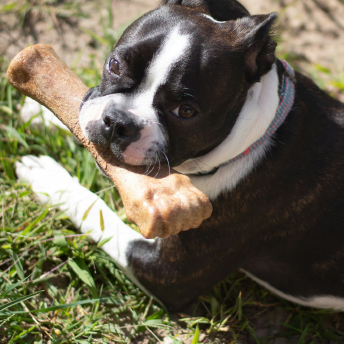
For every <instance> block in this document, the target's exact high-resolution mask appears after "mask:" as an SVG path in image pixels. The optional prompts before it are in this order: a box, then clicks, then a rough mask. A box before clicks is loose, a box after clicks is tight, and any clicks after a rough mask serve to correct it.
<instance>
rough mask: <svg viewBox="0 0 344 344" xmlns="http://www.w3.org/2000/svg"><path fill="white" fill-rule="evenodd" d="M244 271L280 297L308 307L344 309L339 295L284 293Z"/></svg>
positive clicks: (343, 302)
mask: <svg viewBox="0 0 344 344" xmlns="http://www.w3.org/2000/svg"><path fill="white" fill-rule="evenodd" d="M240 270H241V271H242V272H244V273H245V274H246V275H247V276H248V277H250V278H251V279H253V280H254V281H255V282H257V283H258V284H260V285H261V286H263V287H264V288H266V289H268V290H270V291H271V292H272V293H274V294H276V295H278V296H279V297H281V298H283V299H285V300H288V301H290V302H294V303H297V304H299V305H302V306H306V307H315V308H332V309H333V310H336V311H343V310H344V299H343V298H340V297H337V296H331V295H324V296H314V297H310V298H304V297H296V296H292V295H288V294H285V293H283V292H282V291H280V290H278V289H276V288H275V287H273V286H272V285H270V284H269V283H267V282H264V281H262V280H261V279H259V278H258V277H256V276H254V275H252V274H251V273H249V272H248V271H245V270H243V269H240Z"/></svg>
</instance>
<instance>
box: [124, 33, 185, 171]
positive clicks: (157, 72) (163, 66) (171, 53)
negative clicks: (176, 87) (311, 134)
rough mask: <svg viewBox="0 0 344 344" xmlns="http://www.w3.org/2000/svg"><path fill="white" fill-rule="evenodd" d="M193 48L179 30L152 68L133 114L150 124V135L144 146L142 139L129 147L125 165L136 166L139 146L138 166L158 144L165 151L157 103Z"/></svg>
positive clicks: (151, 65) (155, 59) (152, 64)
mask: <svg viewBox="0 0 344 344" xmlns="http://www.w3.org/2000/svg"><path fill="white" fill-rule="evenodd" d="M189 44H190V43H189V36H188V35H183V34H181V33H180V32H179V28H178V27H176V28H175V29H174V30H173V31H172V32H171V34H170V35H169V36H168V37H167V38H166V40H165V42H164V44H163V47H162V49H161V50H160V51H159V53H158V54H157V55H156V56H155V57H154V59H153V60H152V62H151V64H150V66H149V67H148V72H147V75H146V77H145V80H144V81H143V84H142V86H141V87H140V89H139V91H138V93H136V94H135V95H134V96H133V99H132V100H133V108H132V109H130V110H129V111H130V112H132V113H133V114H135V115H136V116H138V117H140V118H142V119H146V120H148V124H147V126H149V127H150V130H149V131H150V135H149V136H147V135H145V140H144V142H143V141H142V140H141V139H140V140H139V141H137V142H134V143H132V144H131V145H129V147H128V148H127V149H126V151H125V152H124V155H125V156H127V158H125V162H127V163H132V162H131V161H132V158H131V154H132V152H133V151H136V152H137V147H139V146H140V150H141V152H142V153H141V155H139V156H137V155H136V156H135V157H134V159H135V161H138V160H139V159H140V161H138V162H137V164H140V163H141V162H142V161H143V160H144V158H145V152H146V151H147V150H148V149H149V148H150V147H151V146H152V144H153V143H154V142H157V143H158V144H159V145H160V146H161V147H163V146H164V145H165V143H166V142H165V138H164V135H163V133H162V131H161V128H160V126H159V118H158V116H157V114H156V110H155V109H154V107H153V100H154V96H155V94H156V92H157V90H158V88H159V86H161V85H163V84H164V83H165V82H166V81H167V79H168V76H169V75H170V72H171V69H172V67H173V65H174V64H175V63H176V62H177V61H178V60H180V58H181V57H182V56H183V54H184V52H185V50H186V49H187V47H188V46H189ZM143 130H145V129H143ZM146 132H147V131H146ZM131 146H133V147H131Z"/></svg>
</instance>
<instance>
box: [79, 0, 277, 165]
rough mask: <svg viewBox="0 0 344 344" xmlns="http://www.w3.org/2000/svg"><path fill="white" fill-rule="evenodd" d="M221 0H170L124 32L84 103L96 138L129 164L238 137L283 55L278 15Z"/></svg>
mask: <svg viewBox="0 0 344 344" xmlns="http://www.w3.org/2000/svg"><path fill="white" fill-rule="evenodd" d="M213 3H215V1H210V0H188V1H182V0H173V1H169V2H168V4H167V5H165V6H162V7H160V8H158V9H156V10H154V11H152V12H149V13H148V14H146V15H144V16H143V17H141V18H140V19H138V20H137V21H135V22H134V23H133V24H132V25H131V26H130V27H129V28H128V29H127V30H126V31H125V32H124V34H123V35H122V37H121V38H120V40H119V41H118V43H117V44H116V46H115V48H114V49H113V51H112V52H111V54H110V56H109V57H108V59H107V60H106V62H105V65H104V70H103V76H102V81H101V84H100V85H99V86H98V87H95V88H92V89H91V90H90V91H89V92H87V94H86V95H85V97H84V99H83V100H84V101H83V103H82V106H81V108H80V123H81V127H82V129H83V131H84V133H85V135H86V137H87V138H88V139H89V140H91V141H92V142H95V143H97V144H100V145H103V146H107V147H110V149H111V150H112V152H113V153H114V154H115V155H116V156H117V157H118V158H119V159H121V160H123V161H124V162H125V163H127V164H132V165H148V164H153V163H155V162H157V160H158V159H159V160H160V161H161V160H163V161H164V160H165V161H166V159H168V160H169V161H170V163H171V165H172V166H177V165H179V164H181V163H182V162H184V161H185V160H187V159H190V158H196V157H198V156H200V155H203V154H206V153H208V152H210V151H211V150H212V149H214V148H215V147H216V146H217V145H219V144H220V143H221V142H222V141H223V140H224V138H226V137H227V136H228V135H229V133H230V131H231V129H232V128H233V126H234V124H235V121H236V119H237V116H238V114H239V112H240V109H241V108H242V106H243V104H244V102H245V99H246V97H247V91H248V90H249V88H250V87H251V86H252V84H253V83H255V82H257V81H259V80H260V78H261V76H262V75H264V74H266V73H267V72H268V71H269V70H270V69H271V66H272V64H273V63H274V61H275V57H274V49H275V43H274V42H273V41H272V40H271V38H270V37H269V31H270V28H271V25H272V24H273V22H274V20H275V18H276V14H270V15H259V16H249V14H248V12H247V11H246V10H245V9H244V8H243V7H242V6H241V5H240V4H238V3H237V2H236V1H231V0H229V1H218V2H216V3H217V5H214V4H213ZM221 6H222V7H221Z"/></svg>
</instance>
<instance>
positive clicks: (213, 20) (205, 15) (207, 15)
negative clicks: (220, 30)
mask: <svg viewBox="0 0 344 344" xmlns="http://www.w3.org/2000/svg"><path fill="white" fill-rule="evenodd" d="M201 16H203V17H206V18H208V19H210V20H211V21H212V22H214V23H217V24H223V23H225V21H219V20H216V19H214V18H213V17H212V16H210V15H209V14H204V13H202V14H201Z"/></svg>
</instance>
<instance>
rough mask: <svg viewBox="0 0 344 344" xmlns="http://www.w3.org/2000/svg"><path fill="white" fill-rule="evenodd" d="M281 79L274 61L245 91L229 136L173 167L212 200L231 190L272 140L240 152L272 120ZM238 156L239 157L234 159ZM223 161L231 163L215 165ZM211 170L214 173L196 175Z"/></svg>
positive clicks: (276, 105)
mask: <svg viewBox="0 0 344 344" xmlns="http://www.w3.org/2000/svg"><path fill="white" fill-rule="evenodd" d="M281 80H282V78H281V75H279V73H278V71H277V66H276V64H275V65H274V66H273V68H272V69H271V71H270V72H269V73H267V74H266V75H265V76H263V77H262V79H261V82H259V83H256V84H254V85H253V86H252V87H251V89H250V90H249V91H248V94H247V99H246V102H245V104H244V106H243V108H242V110H241V112H240V114H239V116H238V119H237V121H236V124H235V126H234V128H233V130H232V131H231V133H230V134H229V135H228V137H227V138H226V139H225V140H224V141H223V142H222V143H221V144H220V145H219V146H218V147H216V148H215V149H214V150H213V151H211V152H210V153H208V154H206V155H204V156H202V157H199V158H196V159H190V160H188V161H186V162H184V163H183V164H181V165H180V166H178V167H177V168H175V169H176V170H177V171H178V172H180V173H183V174H188V175H190V177H191V178H192V181H193V183H194V185H195V186H196V187H198V188H199V189H200V190H202V191H203V192H204V193H205V194H207V196H208V197H210V198H211V199H214V198H216V197H217V196H218V195H219V193H221V192H228V191H230V190H231V189H233V188H234V187H235V186H236V185H237V183H238V182H239V181H240V180H241V179H242V178H244V177H245V176H246V175H247V174H248V173H249V172H250V171H251V170H252V168H253V167H254V166H255V164H256V163H257V162H259V160H260V159H261V158H262V157H263V156H264V155H265V152H266V150H267V148H268V147H269V145H270V143H271V139H270V138H269V137H267V138H266V139H265V140H264V142H261V143H260V145H259V147H257V148H256V149H254V150H252V151H251V152H250V153H249V154H248V155H245V156H244V154H243V152H245V151H247V149H248V147H251V146H252V145H253V144H254V143H255V142H257V140H259V141H261V140H260V139H261V138H262V137H263V136H264V135H265V134H266V132H267V131H268V129H269V127H270V125H271V123H272V122H273V120H274V119H275V116H276V112H277V110H278V109H279V103H280V93H279V84H280V81H281ZM238 156H242V157H241V158H240V159H238V160H236V157H238ZM233 160H234V161H233ZM226 161H227V162H228V161H231V163H230V164H225V166H222V167H220V168H218V167H219V166H220V165H221V164H224V162H226ZM214 169H215V173H212V174H208V175H204V176H202V175H197V174H200V173H201V174H202V173H203V174H204V171H212V170H214Z"/></svg>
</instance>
